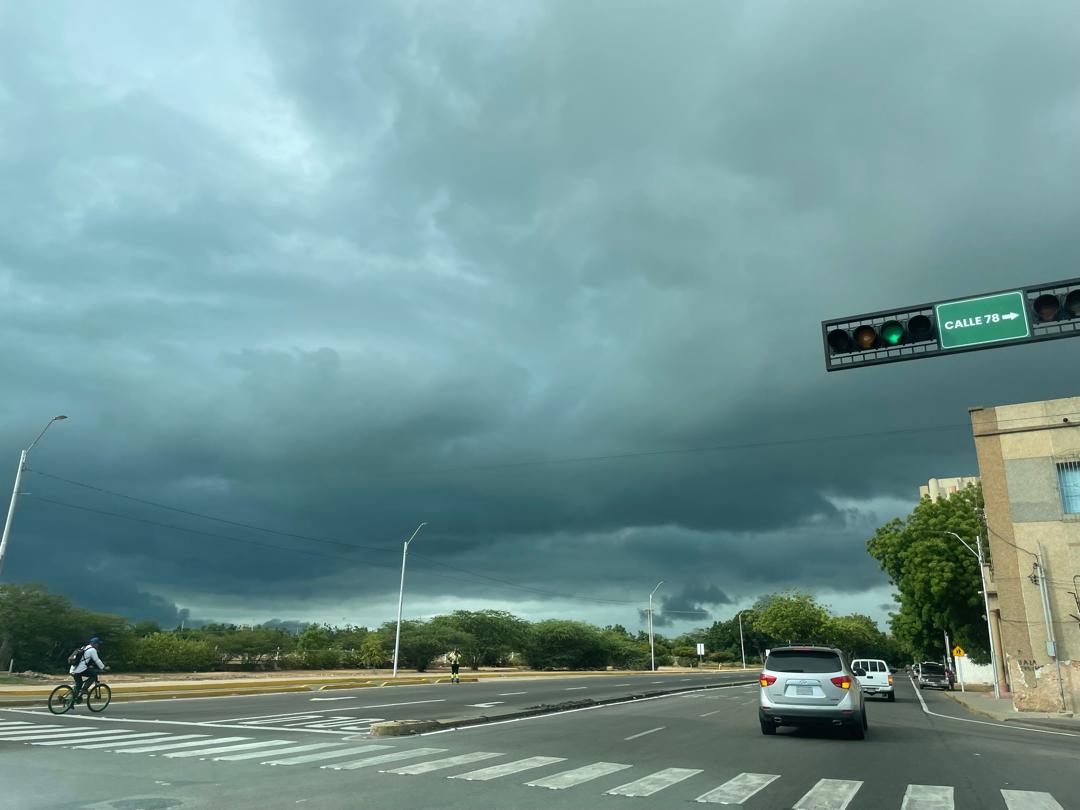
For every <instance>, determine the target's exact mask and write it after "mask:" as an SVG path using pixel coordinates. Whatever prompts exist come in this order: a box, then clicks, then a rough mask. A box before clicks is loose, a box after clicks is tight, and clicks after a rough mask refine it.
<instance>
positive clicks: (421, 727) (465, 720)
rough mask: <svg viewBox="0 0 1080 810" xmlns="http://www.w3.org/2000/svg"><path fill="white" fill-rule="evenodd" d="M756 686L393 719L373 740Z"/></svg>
mask: <svg viewBox="0 0 1080 810" xmlns="http://www.w3.org/2000/svg"><path fill="white" fill-rule="evenodd" d="M754 683H757V681H756V680H748V681H735V682H734V683H723V684H709V685H706V686H682V687H679V688H676V689H655V690H651V691H648V692H640V693H637V694H633V695H621V696H619V697H614V698H604V699H602V700H592V699H591V698H588V699H585V700H571V701H567V702H565V703H555V704H543V705H540V706H531V707H529V708H527V709H521V710H520V711H516V712H504V713H502V714H492V715H485V714H481V715H471V716H462V717H447V718H443V719H441V720H390V721H387V722H385V723H375V724H374V725H372V727H371V736H372V737H407V736H411V735H414V734H426V733H429V732H432V731H446V730H449V729H454V728H465V727H466V726H480V725H483V724H485V723H497V722H502V721H505V720H519V719H521V718H524V717H536V716H537V715H541V714H557V713H558V712H566V711H571V710H573V709H588V708H592V707H595V706H610V705H613V704H616V703H632V702H634V701H635V700H642V699H644V698H651V697H662V696H664V695H677V694H680V693H682V692H696V691H698V690H699V689H724V688H729V687H732V686H749V685H751V684H754Z"/></svg>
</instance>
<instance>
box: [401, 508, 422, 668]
mask: <svg viewBox="0 0 1080 810" xmlns="http://www.w3.org/2000/svg"><path fill="white" fill-rule="evenodd" d="M425 526H427V523H421V524H420V525H419V526H417V527H416V531H415V532H413V533H412V537H410V538H409V539H408V540H406V541H405V546H404V548H402V549H401V585H400V586H399V587H398V597H397V632H396V633H394V676H393V677H395V678H396V677H397V671H398V652H399V651H400V650H401V605H402V603H403V602H404V601H405V559H406V558H407V557H408V556H409V543H411V542H412V541H413V540H415V539H416V535H418V534H420V530H421V529H422V528H424V527H425Z"/></svg>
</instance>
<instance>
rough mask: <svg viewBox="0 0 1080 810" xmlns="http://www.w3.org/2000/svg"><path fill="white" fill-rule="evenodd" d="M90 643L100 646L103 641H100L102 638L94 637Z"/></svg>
mask: <svg viewBox="0 0 1080 810" xmlns="http://www.w3.org/2000/svg"><path fill="white" fill-rule="evenodd" d="M90 643H91V644H100V643H101V639H100V638H98V637H97V636H94V637H93V638H92V639H90Z"/></svg>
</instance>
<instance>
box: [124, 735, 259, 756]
mask: <svg viewBox="0 0 1080 810" xmlns="http://www.w3.org/2000/svg"><path fill="white" fill-rule="evenodd" d="M192 737H199V738H200V739H198V740H193V739H191V738H192ZM250 739H251V737H218V738H217V739H214V738H213V737H210V735H208V734H178V735H177V736H175V737H170V738H168V739H166V740H162V741H161V744H160V745H159V744H157V743H156V742H155V741H151V742H153V743H154V744H152V745H137V746H135V747H131V746H126V745H125V746H123V747H121V746H119V745H118V746H117V748H116V753H118V754H151V753H153V752H154V751H168V750H169V749H170V748H194V747H195V746H197V745H206V744H207V743H212V742H215V743H223V742H240V741H241V740H250ZM180 740H188V742H180Z"/></svg>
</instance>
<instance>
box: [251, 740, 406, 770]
mask: <svg viewBox="0 0 1080 810" xmlns="http://www.w3.org/2000/svg"><path fill="white" fill-rule="evenodd" d="M389 747H390V746H389V745H357V746H353V747H352V748H339V749H338V750H336V751H321V752H319V753H318V754H303V755H301V756H298V757H289V758H288V759H271V760H267V761H266V762H264V763H263V765H303V764H305V763H307V762H318V761H319V760H322V759H337V758H338V757H347V756H352V755H353V754H366V753H368V752H369V751H383V750H385V749H387V748H389Z"/></svg>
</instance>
